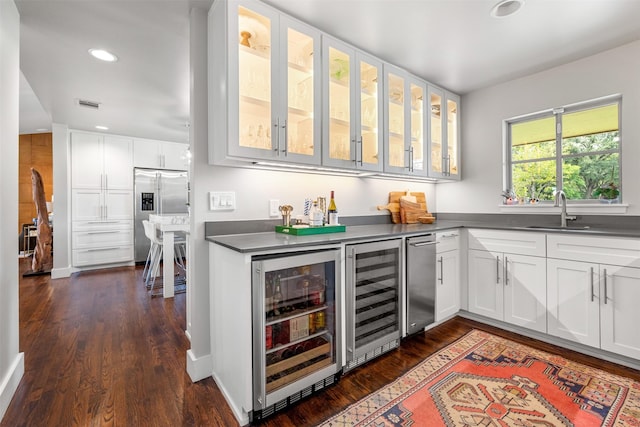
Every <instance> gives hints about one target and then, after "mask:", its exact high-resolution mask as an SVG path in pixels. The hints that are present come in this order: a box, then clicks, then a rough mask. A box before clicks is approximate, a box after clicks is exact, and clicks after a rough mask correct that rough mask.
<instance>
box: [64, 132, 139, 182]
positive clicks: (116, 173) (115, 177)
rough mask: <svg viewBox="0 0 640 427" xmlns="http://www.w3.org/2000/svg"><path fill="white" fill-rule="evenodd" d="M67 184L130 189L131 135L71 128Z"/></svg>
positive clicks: (131, 168) (131, 169) (131, 163)
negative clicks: (68, 181) (114, 134)
mask: <svg viewBox="0 0 640 427" xmlns="http://www.w3.org/2000/svg"><path fill="white" fill-rule="evenodd" d="M71 187H72V188H99V189H102V190H104V189H118V190H132V189H133V139H131V138H124V137H119V136H111V135H103V134H95V133H88V132H78V131H72V132H71Z"/></svg>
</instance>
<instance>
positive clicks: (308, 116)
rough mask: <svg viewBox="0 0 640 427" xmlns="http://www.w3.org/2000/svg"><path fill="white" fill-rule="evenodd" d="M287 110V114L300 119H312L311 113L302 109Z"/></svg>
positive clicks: (290, 107)
mask: <svg viewBox="0 0 640 427" xmlns="http://www.w3.org/2000/svg"><path fill="white" fill-rule="evenodd" d="M288 110H289V113H291V114H295V115H296V116H300V117H303V118H305V119H311V118H313V113H312V112H311V111H308V110H304V109H302V108H297V107H292V106H289V108H288Z"/></svg>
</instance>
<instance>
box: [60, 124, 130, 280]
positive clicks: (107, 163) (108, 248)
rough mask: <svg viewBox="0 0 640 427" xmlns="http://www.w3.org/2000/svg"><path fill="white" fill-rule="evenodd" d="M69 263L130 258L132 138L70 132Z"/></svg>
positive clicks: (90, 263) (91, 262) (127, 259)
mask: <svg viewBox="0 0 640 427" xmlns="http://www.w3.org/2000/svg"><path fill="white" fill-rule="evenodd" d="M71 187H72V188H71V233H72V235H71V250H72V265H73V266H74V267H84V266H91V265H103V264H114V263H123V262H130V261H132V260H133V139H132V138H126V137H119V136H112V135H104V134H94V133H90V132H79V131H72V132H71Z"/></svg>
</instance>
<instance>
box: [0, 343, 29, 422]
mask: <svg viewBox="0 0 640 427" xmlns="http://www.w3.org/2000/svg"><path fill="white" fill-rule="evenodd" d="M23 375H24V353H18V354H17V355H16V358H15V359H14V361H13V363H12V364H11V367H10V368H9V371H8V372H7V374H6V375H5V376H4V378H3V379H2V382H0V420H2V418H3V417H4V414H5V412H6V411H7V408H8V407H9V403H11V399H12V398H13V395H14V394H15V392H16V390H17V389H18V385H19V384H20V379H22V376H23Z"/></svg>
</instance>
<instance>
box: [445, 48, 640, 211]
mask: <svg viewBox="0 0 640 427" xmlns="http://www.w3.org/2000/svg"><path fill="white" fill-rule="evenodd" d="M638 76H640V41H636V42H633V43H630V44H627V45H624V46H621V47H618V48H616V49H612V50H609V51H606V52H603V53H600V54H597V55H594V56H591V57H588V58H585V59H582V60H579V61H575V62H572V63H569V64H566V65H563V66H560V67H556V68H553V69H550V70H547V71H544V72H540V73H537V74H533V75H531V76H528V77H524V78H520V79H516V80H512V81H508V82H505V83H502V84H499V85H496V86H492V87H489V88H486V89H481V90H478V91H475V92H471V93H469V94H467V95H465V96H463V98H462V108H461V111H462V158H463V164H462V177H463V181H462V182H460V183H456V184H447V185H442V186H438V191H437V197H436V200H437V204H438V210H439V211H440V212H468V213H472V212H483V213H495V212H498V211H499V204H500V202H501V197H500V192H501V191H502V190H504V189H503V188H502V186H503V183H502V170H503V168H502V161H503V155H502V144H503V141H502V122H503V120H505V119H508V118H511V117H514V116H518V115H522V114H527V113H532V112H536V111H540V110H544V109H548V108H552V107H560V106H563V105H567V104H571V103H576V102H580V101H586V100H590V99H594V98H598V97H602V96H606V95H612V94H616V93H620V94H622V97H623V99H622V123H621V126H622V153H623V154H622V156H623V157H622V188H623V201H624V203H626V204H629V209H628V211H627V214H628V215H640V191H639V190H640V168H639V167H638V165H639V164H640V120H638V117H639V116H640V78H639V77H638Z"/></svg>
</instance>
